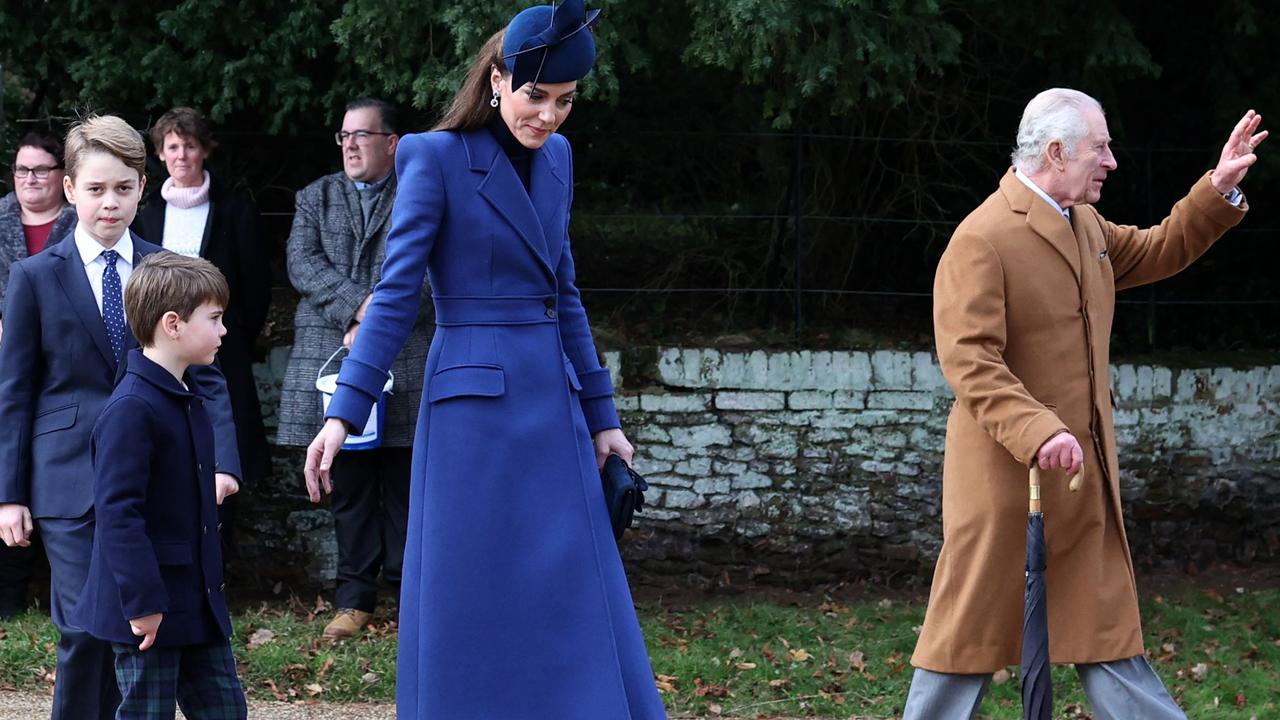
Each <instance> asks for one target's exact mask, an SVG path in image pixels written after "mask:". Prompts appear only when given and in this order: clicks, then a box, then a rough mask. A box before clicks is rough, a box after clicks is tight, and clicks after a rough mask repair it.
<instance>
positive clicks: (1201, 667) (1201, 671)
mask: <svg viewBox="0 0 1280 720" xmlns="http://www.w3.org/2000/svg"><path fill="white" fill-rule="evenodd" d="M1208 674H1209V666H1208V665H1205V664H1204V663H1196V664H1195V665H1192V666H1191V675H1192V676H1193V677H1194V678H1195V679H1196V680H1197V681H1200V680H1204V676H1205V675H1208Z"/></svg>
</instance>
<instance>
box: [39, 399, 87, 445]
mask: <svg viewBox="0 0 1280 720" xmlns="http://www.w3.org/2000/svg"><path fill="white" fill-rule="evenodd" d="M79 412H80V403H75V404H73V405H63V406H62V407H60V408H54V409H53V410H46V411H45V412H43V413H40V414H39V415H37V416H36V417H35V420H33V421H32V423H31V436H32V437H35V436H37V435H43V434H45V433H47V432H53V431H54V430H66V429H67V428H69V427H71V426H72V425H75V424H76V415H77V414H78V413H79Z"/></svg>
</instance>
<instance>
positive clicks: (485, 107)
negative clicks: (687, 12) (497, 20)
mask: <svg viewBox="0 0 1280 720" xmlns="http://www.w3.org/2000/svg"><path fill="white" fill-rule="evenodd" d="M597 14H598V11H593V12H592V13H591V14H589V15H588V14H587V13H586V11H585V8H584V7H583V3H582V0H565V2H563V3H562V4H560V5H559V6H558V7H551V6H540V7H533V8H529V9H527V10H525V11H523V12H521V13H520V14H518V15H517V16H516V17H515V18H514V19H513V20H512V21H511V23H510V24H509V25H508V26H507V28H506V30H505V31H504V32H501V33H498V34H497V35H495V36H494V37H493V38H491V39H490V41H489V42H488V43H486V45H485V47H484V48H482V49H481V51H480V54H479V55H478V56H477V58H476V61H475V63H474V65H473V66H472V68H471V70H470V71H469V72H468V75H467V77H466V79H465V81H464V83H463V86H462V88H461V89H460V90H459V92H458V95H457V96H456V97H455V98H454V101H453V104H452V106H451V108H450V109H449V111H448V113H447V114H446V116H445V118H444V120H442V121H441V123H440V125H438V126H437V127H436V128H435V131H433V132H430V133H425V134H420V135H408V136H406V137H404V138H403V139H401V141H400V147H399V150H398V152H397V157H396V172H397V176H398V179H399V183H400V193H399V196H398V197H397V198H396V204H395V209H394V211H393V214H392V224H391V230H390V233H389V235H388V236H387V250H386V260H385V263H384V265H383V270H382V279H381V281H380V282H379V283H378V285H377V287H376V289H375V291H374V294H373V301H372V302H371V303H370V306H369V309H368V311H367V313H366V315H365V320H364V322H363V323H362V329H361V330H360V331H359V334H358V336H357V338H356V341H355V344H354V347H353V348H352V351H351V354H350V356H349V357H348V358H347V359H346V360H345V361H344V362H343V364H342V371H341V374H340V375H339V378H338V390H337V392H336V394H335V395H334V397H333V399H332V401H331V403H330V405H329V410H328V413H327V419H326V421H325V425H324V428H323V429H322V430H321V432H320V434H319V435H317V436H316V439H315V441H313V442H312V444H311V446H310V448H309V449H308V452H307V465H306V477H307V484H308V490H309V491H310V492H311V493H312V495H313V497H318V495H319V487H320V486H322V485H327V483H328V478H327V474H328V468H329V464H330V462H331V460H332V458H333V455H334V453H335V452H337V450H338V448H339V447H340V446H341V444H342V442H343V441H344V440H345V438H346V436H347V430H348V427H362V426H363V425H364V421H365V419H367V418H368V416H369V411H370V407H371V406H372V404H373V403H374V402H375V400H376V399H377V397H378V396H379V394H380V393H381V391H382V387H383V385H384V383H385V381H386V378H387V368H388V367H389V366H390V364H391V361H392V359H393V358H394V357H395V356H396V354H397V353H398V352H399V350H400V347H401V345H402V344H403V343H404V341H405V337H406V335H407V333H408V332H409V330H410V328H411V327H412V326H413V323H414V319H415V317H416V314H417V306H418V302H419V294H420V292H421V288H422V276H423V273H424V272H428V273H430V278H429V279H430V282H431V287H432V289H433V292H434V302H435V313H436V326H437V330H436V334H435V337H434V339H433V341H432V345H431V351H430V354H429V355H428V357H427V366H426V377H427V378H428V381H427V387H426V390H425V392H424V393H423V403H422V408H421V410H420V413H419V417H418V425H417V430H416V435H415V440H414V442H415V445H414V457H413V484H412V490H411V497H410V510H409V536H408V542H407V544H406V548H405V558H404V576H403V581H402V596H401V606H400V651H399V652H400V656H399V665H398V679H397V682H398V686H397V707H398V713H399V717H401V718H419V719H424V720H428V719H429V720H479V719H485V720H652V719H654V718H665V717H666V714H665V711H664V710H663V707H662V703H661V701H660V700H659V698H658V694H657V690H656V687H655V683H654V678H653V671H652V669H651V668H650V666H649V661H648V656H647V654H646V651H645V647H644V642H643V639H642V637H641V634H640V627H639V624H638V622H637V620H636V615H635V610H634V607H633V605H632V601H631V594H630V591H629V589H628V587H627V580H626V576H625V575H624V573H623V570H622V563H621V560H620V559H619V557H618V550H617V546H616V544H615V542H614V539H613V535H612V533H611V531H610V526H609V518H608V514H607V512H606V509H605V501H604V497H603V493H602V491H601V483H600V475H599V470H598V468H599V466H600V465H601V464H602V463H603V461H604V458H605V457H606V456H607V455H608V454H609V453H611V452H612V453H617V454H619V455H621V456H622V457H623V459H625V460H627V461H630V459H631V454H632V448H631V445H630V443H628V442H627V439H626V438H625V437H624V435H623V433H622V431H621V430H620V429H619V422H618V416H617V412H616V411H615V409H614V405H613V399H612V384H611V382H610V378H609V373H608V371H607V370H604V369H602V368H601V367H600V364H599V360H598V359H597V356H596V349H595V345H594V342H593V341H592V338H591V331H590V328H589V326H588V325H587V317H586V313H585V312H584V311H583V308H582V303H581V301H580V300H579V296H578V290H577V288H576V287H575V286H574V269H573V258H572V256H571V254H570V251H569V234H568V227H569V207H570V205H571V203H572V197H573V162H572V157H571V155H570V150H569V144H568V142H567V141H566V140H565V139H564V137H563V136H561V135H558V134H556V132H555V131H556V129H557V128H558V127H559V126H560V124H561V123H562V122H563V121H564V119H565V117H567V116H568V114H569V111H570V109H571V108H572V106H573V98H574V91H575V89H576V87H577V81H578V79H580V78H581V77H582V76H584V75H585V74H586V73H587V72H588V71H589V70H590V68H591V65H592V63H593V62H594V58H595V45H594V41H593V40H592V37H591V32H590V30H589V26H590V25H591V24H592V23H593V22H594V21H595V20H596V16H597ZM325 489H326V490H327V487H326V488H325Z"/></svg>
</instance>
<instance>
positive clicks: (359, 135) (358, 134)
mask: <svg viewBox="0 0 1280 720" xmlns="http://www.w3.org/2000/svg"><path fill="white" fill-rule="evenodd" d="M394 134H395V133H387V132H373V131H372V130H355V131H353V132H347V131H346V130H340V131H338V132H336V133H334V134H333V141H334V142H336V143H338V144H339V145H342V144H345V143H346V142H347V138H353V139H354V140H355V141H356V144H357V145H364V144H365V143H368V142H369V138H371V137H373V136H374V135H388V136H390V135H394Z"/></svg>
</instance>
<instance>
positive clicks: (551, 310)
mask: <svg viewBox="0 0 1280 720" xmlns="http://www.w3.org/2000/svg"><path fill="white" fill-rule="evenodd" d="M547 317H549V318H551V319H552V320H555V319H556V309H555V308H547Z"/></svg>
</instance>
